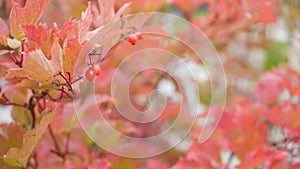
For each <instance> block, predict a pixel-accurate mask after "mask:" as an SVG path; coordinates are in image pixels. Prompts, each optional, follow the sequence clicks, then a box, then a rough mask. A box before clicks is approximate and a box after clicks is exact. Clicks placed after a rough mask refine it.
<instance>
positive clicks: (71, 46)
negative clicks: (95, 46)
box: [63, 37, 82, 78]
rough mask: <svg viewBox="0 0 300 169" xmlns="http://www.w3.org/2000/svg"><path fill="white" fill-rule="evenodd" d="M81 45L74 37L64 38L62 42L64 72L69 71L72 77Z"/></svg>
mask: <svg viewBox="0 0 300 169" xmlns="http://www.w3.org/2000/svg"><path fill="white" fill-rule="evenodd" d="M81 48H82V45H81V44H79V42H78V39H77V38H76V37H73V38H70V39H66V40H65V43H64V57H63V69H64V73H65V74H67V72H69V73H70V75H71V78H73V75H74V71H75V64H76V62H77V58H78V56H79V53H80V51H81Z"/></svg>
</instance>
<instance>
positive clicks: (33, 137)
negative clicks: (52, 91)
mask: <svg viewBox="0 0 300 169" xmlns="http://www.w3.org/2000/svg"><path fill="white" fill-rule="evenodd" d="M49 111H50V112H49ZM48 112H49V113H48ZM56 113H57V112H56V111H52V110H47V111H45V112H44V115H43V116H42V117H41V120H40V123H39V124H38V125H37V126H36V127H35V128H34V129H33V130H30V131H28V132H26V133H25V134H24V135H23V146H22V147H21V148H15V147H14V148H11V149H9V151H8V152H7V153H6V154H5V156H4V161H5V162H6V163H7V164H9V165H11V166H18V167H24V168H25V167H26V166H27V163H28V160H29V158H30V156H31V154H32V152H33V151H34V149H35V148H36V147H37V145H38V144H39V142H40V140H41V139H42V137H43V135H44V133H45V131H46V129H47V128H48V125H49V124H50V123H51V122H52V120H53V119H54V117H55V115H56ZM42 114H43V113H42Z"/></svg>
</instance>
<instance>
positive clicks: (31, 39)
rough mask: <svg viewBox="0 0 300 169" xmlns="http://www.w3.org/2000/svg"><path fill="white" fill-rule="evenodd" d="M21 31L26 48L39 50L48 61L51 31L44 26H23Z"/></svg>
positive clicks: (51, 41) (49, 57)
mask: <svg viewBox="0 0 300 169" xmlns="http://www.w3.org/2000/svg"><path fill="white" fill-rule="evenodd" d="M22 31H23V32H24V34H25V36H26V44H25V45H26V48H27V50H28V51H33V50H35V49H38V48H40V49H41V50H42V51H43V53H44V54H45V56H46V57H47V58H48V59H51V46H52V43H53V40H52V31H51V30H50V29H49V28H48V27H47V25H45V24H39V25H33V24H31V25H25V26H22Z"/></svg>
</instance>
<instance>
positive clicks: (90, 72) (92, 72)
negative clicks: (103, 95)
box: [85, 68, 95, 81]
mask: <svg viewBox="0 0 300 169" xmlns="http://www.w3.org/2000/svg"><path fill="white" fill-rule="evenodd" d="M85 78H86V79H87V80H88V81H92V80H94V78H95V70H94V69H93V68H89V69H88V70H87V71H86V72H85Z"/></svg>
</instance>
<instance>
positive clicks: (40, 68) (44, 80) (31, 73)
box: [6, 50, 62, 87]
mask: <svg viewBox="0 0 300 169" xmlns="http://www.w3.org/2000/svg"><path fill="white" fill-rule="evenodd" d="M60 59H61V58H59V56H56V57H52V59H51V60H48V59H47V58H46V56H45V55H44V54H43V52H42V51H41V50H35V51H31V52H29V53H28V54H26V57H25V60H24V63H23V67H22V68H16V69H10V70H9V71H8V74H7V76H6V79H8V80H9V79H14V78H16V77H19V78H25V79H29V80H32V81H36V82H38V83H40V84H41V87H42V86H43V85H49V84H51V82H53V81H55V80H56V81H57V80H58V78H59V77H56V76H55V75H56V74H57V73H59V72H61V71H62V70H61V64H58V63H59V62H61V61H60Z"/></svg>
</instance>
